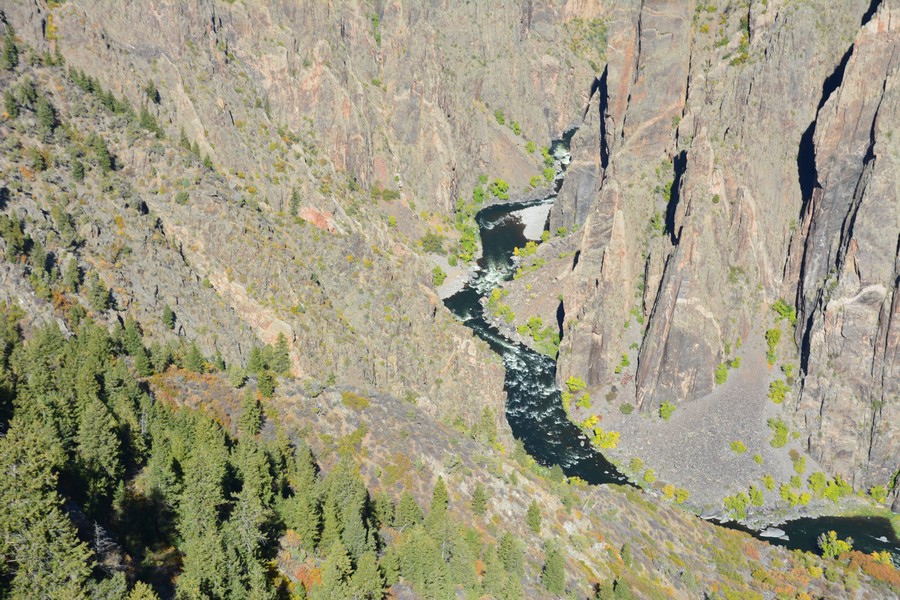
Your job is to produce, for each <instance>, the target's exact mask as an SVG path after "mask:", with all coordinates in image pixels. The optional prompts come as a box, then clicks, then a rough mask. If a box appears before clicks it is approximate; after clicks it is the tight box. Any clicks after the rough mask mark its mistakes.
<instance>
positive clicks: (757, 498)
mask: <svg viewBox="0 0 900 600" xmlns="http://www.w3.org/2000/svg"><path fill="white" fill-rule="evenodd" d="M750 504H752V505H753V506H762V505H763V493H762V491H761V490H760V489H759V488H757V487H756V486H753V485H751V486H750Z"/></svg>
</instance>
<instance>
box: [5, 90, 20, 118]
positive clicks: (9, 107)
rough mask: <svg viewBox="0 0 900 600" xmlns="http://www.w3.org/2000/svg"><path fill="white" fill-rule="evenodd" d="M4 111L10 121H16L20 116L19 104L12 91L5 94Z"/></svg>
mask: <svg viewBox="0 0 900 600" xmlns="http://www.w3.org/2000/svg"><path fill="white" fill-rule="evenodd" d="M3 111H4V112H5V113H6V114H7V116H8V117H9V118H10V119H15V118H17V117H18V116H19V103H18V102H17V101H16V97H15V96H14V95H13V93H12V91H11V90H6V91H4V92H3Z"/></svg>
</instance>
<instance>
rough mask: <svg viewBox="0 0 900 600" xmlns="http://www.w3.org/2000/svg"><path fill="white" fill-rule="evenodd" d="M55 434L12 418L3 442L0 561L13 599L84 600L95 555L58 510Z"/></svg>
mask: <svg viewBox="0 0 900 600" xmlns="http://www.w3.org/2000/svg"><path fill="white" fill-rule="evenodd" d="M55 435H56V434H55V432H54V431H53V430H52V428H50V427H47V426H46V425H44V424H41V423H39V422H31V423H26V422H23V421H19V420H17V419H13V420H12V421H11V422H10V423H9V426H8V429H7V430H6V434H5V435H4V436H2V437H0V473H3V477H4V479H3V485H0V507H3V508H2V510H0V532H3V535H2V536H0V556H3V557H4V562H5V568H4V570H6V571H7V572H6V573H4V579H6V577H7V576H10V578H11V579H12V586H11V587H12V589H11V593H10V597H12V598H83V597H84V593H83V589H84V584H85V582H86V581H87V578H88V576H89V575H90V572H91V567H92V565H91V552H90V550H89V549H88V548H87V546H86V545H85V544H84V543H83V542H81V541H80V540H79V539H78V537H77V535H76V533H75V527H74V526H73V525H72V522H71V521H70V520H69V519H68V517H66V515H65V514H63V512H62V510H60V503H61V502H60V498H59V496H58V495H57V493H56V473H55V470H56V469H58V468H60V467H61V466H62V465H63V464H64V462H65V460H66V458H65V454H64V453H63V451H62V448H61V447H60V446H59V444H58V443H56V442H55Z"/></svg>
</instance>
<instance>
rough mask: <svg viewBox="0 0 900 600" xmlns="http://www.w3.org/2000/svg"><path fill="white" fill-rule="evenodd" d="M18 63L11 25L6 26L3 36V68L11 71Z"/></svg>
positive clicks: (17, 50)
mask: <svg viewBox="0 0 900 600" xmlns="http://www.w3.org/2000/svg"><path fill="white" fill-rule="evenodd" d="M18 65H19V48H18V46H16V38H15V34H14V33H13V30H12V26H11V25H7V26H6V35H5V36H3V68H4V69H6V70H7V71H12V70H13V69H15V68H16V67H17V66H18Z"/></svg>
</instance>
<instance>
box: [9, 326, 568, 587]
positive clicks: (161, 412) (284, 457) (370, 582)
mask: <svg viewBox="0 0 900 600" xmlns="http://www.w3.org/2000/svg"><path fill="white" fill-rule="evenodd" d="M20 316H21V315H20V314H16V313H15V312H14V311H11V310H7V309H3V310H2V311H0V431H2V432H3V435H2V436H0V473H2V475H3V480H4V485H3V486H0V557H2V560H0V597H5V596H7V595H9V596H12V597H35V598H37V597H66V598H84V597H117V598H122V597H129V596H128V595H129V594H130V598H154V597H156V596H155V593H156V592H154V589H153V588H154V587H155V588H156V590H157V591H159V592H161V593H163V594H166V593H170V592H171V590H172V589H174V592H175V594H176V596H177V597H178V598H222V599H226V598H227V599H230V598H273V599H274V598H279V597H285V596H284V594H285V589H286V587H285V585H286V580H285V578H284V576H283V575H281V574H279V573H278V572H277V570H276V569H275V568H274V567H273V565H274V564H275V562H274V558H275V555H276V553H277V551H278V540H279V539H280V538H281V536H282V534H283V533H284V531H285V530H287V529H290V530H293V531H294V532H295V533H296V534H297V536H298V538H299V540H300V543H301V544H302V547H303V550H304V551H305V552H306V553H307V558H308V560H309V561H311V563H312V564H315V565H317V568H318V569H319V572H320V575H321V582H320V583H318V584H317V585H311V586H310V589H309V590H305V591H306V592H308V594H309V597H311V598H350V597H356V598H382V597H384V595H385V593H386V588H387V586H390V585H392V584H395V583H398V582H403V583H405V584H406V585H409V586H411V587H412V588H413V589H414V590H415V591H416V592H417V593H418V594H420V595H421V596H422V597H427V598H451V597H455V596H456V594H457V593H458V591H459V590H462V591H463V592H465V594H466V595H468V596H472V597H478V596H480V595H485V594H486V595H490V596H492V597H495V598H522V597H524V594H525V592H524V587H523V577H524V575H525V568H526V562H525V553H524V545H523V543H522V542H521V541H519V540H518V539H516V538H515V537H513V536H512V535H510V534H509V533H503V534H502V535H501V537H500V538H499V539H498V540H497V542H496V543H494V544H490V543H485V541H484V539H483V536H482V534H481V533H480V532H478V531H477V530H476V529H474V528H471V527H467V526H465V525H462V524H461V523H460V522H458V521H456V520H454V519H453V518H452V517H451V514H450V493H449V490H448V487H447V485H446V484H445V482H444V480H443V479H440V478H439V479H438V481H437V483H436V485H435V487H434V491H433V496H432V500H431V503H430V506H429V507H428V510H427V511H423V510H422V508H421V507H420V506H419V504H418V503H417V502H416V500H415V499H414V498H413V497H412V496H411V495H410V494H409V493H404V494H403V496H402V497H401V498H400V499H399V502H397V503H396V505H395V503H394V502H393V501H392V500H391V499H390V498H389V497H387V496H386V495H384V494H377V495H375V496H374V497H373V496H372V495H370V494H369V492H368V490H367V489H366V486H365V484H364V483H363V480H362V478H361V477H360V475H359V472H358V470H357V468H356V465H355V463H354V462H353V461H352V458H350V457H349V456H344V457H343V458H342V459H341V461H340V462H339V463H338V464H337V465H336V466H335V467H334V468H333V469H331V471H330V472H329V473H328V474H327V475H323V474H322V473H320V471H319V468H318V466H317V465H316V462H315V460H314V458H313V455H312V453H311V452H310V450H309V449H308V448H307V447H306V446H305V445H304V444H303V443H291V442H290V441H289V440H287V438H286V436H284V435H283V434H278V435H274V436H273V435H269V436H268V437H267V438H265V437H264V436H261V435H259V432H260V427H261V425H262V422H263V416H262V409H261V406H260V404H259V402H258V399H257V397H256V395H255V394H253V393H250V392H249V391H248V394H247V395H246V397H245V399H244V402H243V406H242V412H241V417H240V423H239V428H238V431H239V433H240V435H239V436H238V437H237V438H235V437H232V436H230V435H229V434H228V433H227V432H226V430H225V429H223V427H222V426H221V425H220V424H219V423H217V422H216V421H215V420H213V419H212V418H211V417H210V416H208V415H206V414H205V413H203V412H199V411H192V410H186V409H173V408H172V407H169V406H166V405H163V404H161V403H159V402H157V401H155V400H154V398H153V397H152V395H151V394H150V393H149V390H148V389H147V388H146V385H145V384H144V383H143V382H142V380H141V379H140V375H143V374H152V373H155V372H157V370H158V369H157V367H160V366H162V367H165V366H167V363H165V362H163V363H159V362H157V361H155V360H154V356H153V354H154V352H158V350H155V351H150V350H148V349H147V348H146V346H145V345H144V342H143V338H142V334H141V330H140V326H139V325H138V324H137V323H136V322H135V321H133V320H127V321H126V322H125V324H124V326H118V327H116V328H114V329H113V330H112V332H110V330H108V329H107V328H105V327H104V326H101V325H99V324H97V323H96V322H94V321H93V320H92V319H91V318H90V317H85V318H83V319H82V320H81V322H80V324H79V326H78V328H77V331H76V332H75V333H74V335H70V336H68V337H67V336H66V335H65V334H64V333H63V332H62V331H61V330H60V329H59V327H58V326H57V325H56V324H55V323H54V324H50V325H47V326H44V327H42V328H39V329H37V330H36V331H35V332H34V333H33V335H32V336H31V337H30V339H29V340H27V341H24V340H23V337H22V333H21V331H20V329H19V326H18V318H19V317H20ZM191 347H192V348H196V346H191ZM185 360H186V359H185ZM475 496H476V503H478V504H480V503H481V502H483V501H484V502H486V494H485V493H484V491H483V489H482V490H481V491H477V493H476V494H475ZM170 548H174V549H176V550H177V552H176V554H174V555H173V554H171V552H168V550H167V549H170ZM167 552H168V554H167ZM554 552H556V554H548V564H547V565H546V566H545V568H544V576H543V580H544V581H545V585H546V588H547V590H549V591H554V593H555V590H557V589H559V585H560V583H559V581H560V577H562V575H561V573H562V568H563V560H562V558H561V555H560V554H559V551H556V550H554ZM126 557H129V558H127V559H126ZM173 560H174V563H173V562H172V561H173ZM124 564H128V565H131V566H130V567H128V568H126V567H125V566H123V565H124ZM170 588H171V589H170ZM129 590H130V591H129Z"/></svg>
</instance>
